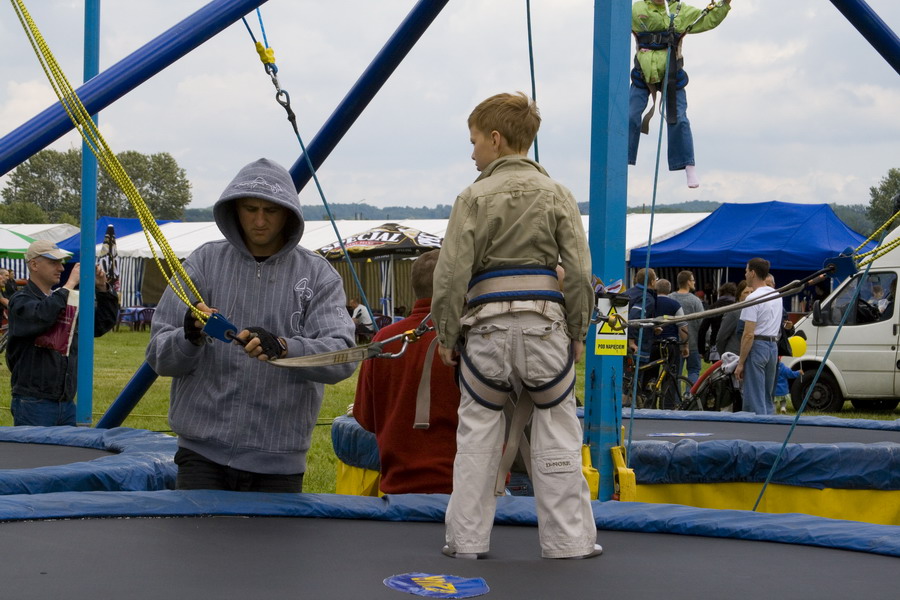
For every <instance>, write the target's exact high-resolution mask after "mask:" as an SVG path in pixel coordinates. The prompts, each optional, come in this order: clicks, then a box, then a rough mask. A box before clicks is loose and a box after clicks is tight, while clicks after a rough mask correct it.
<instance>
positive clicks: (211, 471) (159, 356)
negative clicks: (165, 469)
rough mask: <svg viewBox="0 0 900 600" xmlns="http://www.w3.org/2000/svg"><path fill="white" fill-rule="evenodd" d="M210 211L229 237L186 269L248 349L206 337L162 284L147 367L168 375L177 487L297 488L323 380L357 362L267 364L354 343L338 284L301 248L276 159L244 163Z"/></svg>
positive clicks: (287, 181)
mask: <svg viewBox="0 0 900 600" xmlns="http://www.w3.org/2000/svg"><path fill="white" fill-rule="evenodd" d="M213 212H214V215H215V219H216V225H217V226H218V227H219V230H220V231H221V232H222V233H223V234H224V236H225V240H221V241H217V242H210V243H207V244H204V245H203V246H201V247H200V248H198V249H197V250H195V251H194V253H193V254H191V256H190V257H189V258H188V259H187V260H186V261H185V262H184V267H185V269H186V271H187V273H188V275H189V276H190V278H191V280H192V281H193V282H194V284H195V285H196V286H197V290H198V292H199V293H200V294H201V296H202V297H203V300H204V301H205V302H206V303H207V304H208V306H207V304H198V305H197V306H198V308H200V309H201V310H202V311H204V312H206V313H208V314H209V313H212V312H220V313H221V314H222V316H223V317H225V318H226V319H228V320H229V321H231V322H232V323H234V324H235V325H236V326H237V328H238V329H239V330H241V331H240V333H239V334H238V335H237V337H238V338H240V339H241V340H242V341H243V342H246V345H245V346H244V347H243V348H242V347H241V346H239V345H237V344H226V343H224V342H221V341H218V340H212V339H210V338H208V337H207V336H206V335H205V334H204V333H203V332H202V331H201V329H200V322H199V321H197V320H195V318H194V316H193V315H192V314H191V313H190V311H189V310H188V308H187V307H186V306H185V305H184V304H183V303H182V302H181V301H180V300H179V299H178V298H177V297H176V296H175V294H174V293H173V292H172V290H171V289H167V290H166V292H165V294H164V295H163V298H162V300H161V302H160V304H159V307H158V308H157V310H156V313H155V314H154V318H153V328H152V334H151V339H150V344H149V346H148V347H147V362H148V363H149V364H150V366H152V367H153V368H154V370H156V372H157V373H159V374H160V375H163V376H168V377H172V391H171V401H170V405H169V423H170V425H171V427H172V430H173V431H174V432H175V433H176V434H178V447H179V448H178V452H177V453H176V455H175V462H176V464H177V465H178V480H177V487H178V488H179V489H224V490H234V491H268V492H299V491H301V490H302V485H303V473H304V472H305V471H306V453H307V451H308V450H309V446H310V441H311V439H312V432H313V428H314V427H315V424H316V419H317V418H318V414H319V409H320V408H321V406H322V396H323V393H324V384H326V383H337V382H338V381H341V380H343V379H346V378H347V377H349V376H350V375H351V374H352V373H353V371H354V369H355V368H356V365H355V364H352V363H351V364H340V365H332V366H328V367H315V368H303V369H278V368H274V367H272V366H269V365H267V364H265V363H266V362H267V361H268V360H269V359H271V358H284V357H289V356H305V355H309V354H317V353H320V352H330V351H334V350H342V349H345V348H349V347H351V346H353V345H354V326H353V322H352V321H351V320H350V316H349V315H348V314H347V310H346V308H345V305H346V298H345V296H344V291H343V284H342V282H341V278H340V276H339V275H338V274H337V272H336V271H335V270H334V268H332V267H331V265H330V264H328V261H326V260H325V259H324V258H323V257H321V256H319V255H317V254H314V253H313V252H310V251H308V250H305V249H303V248H301V247H299V246H298V245H297V243H298V242H299V241H300V238H301V236H302V235H303V227H304V221H303V214H302V212H301V211H300V203H299V200H298V198H297V193H296V191H295V188H294V184H293V182H292V181H291V177H290V174H289V173H288V172H287V171H286V170H285V169H284V168H283V167H281V166H280V165H278V164H276V163H274V162H272V161H270V160H267V159H260V160H257V161H256V162H253V163H251V164H249V165H247V166H245V167H244V168H243V169H241V170H240V172H239V173H238V174H237V176H236V177H235V178H234V180H233V181H232V182H231V183H230V184H228V187H227V188H225V191H224V192H223V193H222V196H221V197H220V198H219V200H218V201H217V202H216V204H215V207H214V209H213ZM198 300H199V299H196V298H191V301H192V302H197V301H198ZM210 307H215V308H210ZM251 334H253V335H251ZM248 340H249V341H248Z"/></svg>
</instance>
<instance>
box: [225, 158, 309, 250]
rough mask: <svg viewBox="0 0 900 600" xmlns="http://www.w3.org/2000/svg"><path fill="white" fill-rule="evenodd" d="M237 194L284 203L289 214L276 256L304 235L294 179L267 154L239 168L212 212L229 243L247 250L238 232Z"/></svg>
mask: <svg viewBox="0 0 900 600" xmlns="http://www.w3.org/2000/svg"><path fill="white" fill-rule="evenodd" d="M239 198H258V199H260V200H268V201H269V202H273V203H275V204H278V205H279V206H283V207H285V208H286V209H288V211H289V212H290V214H291V216H289V217H288V220H287V221H286V222H285V225H284V228H285V239H286V243H285V245H284V247H283V248H282V249H281V250H279V251H278V252H277V253H276V256H277V255H279V254H282V253H283V252H285V251H286V250H285V249H291V248H294V247H296V246H297V244H299V243H300V238H302V237H303V228H304V221H303V212H302V211H301V210H300V199H299V198H298V197H297V191H296V188H295V187H294V181H293V180H292V179H291V174H290V173H288V171H287V169H285V168H284V167H282V166H281V165H279V164H278V163H276V162H274V161H271V160H269V159H267V158H260V159H259V160H256V161H254V162H252V163H250V164H249V165H247V166H245V167H244V168H242V169H241V170H240V171H239V172H238V174H237V175H236V176H235V178H234V179H232V180H231V183H229V184H228V186H227V187H226V188H225V191H224V192H222V195H221V196H219V199H218V200H217V201H216V204H215V206H214V207H213V216H214V217H215V220H216V225H217V226H218V228H219V231H221V232H222V234H223V235H224V236H225V239H227V240H228V241H229V242H230V243H231V245H232V246H234V247H235V248H238V249H240V250H243V251H244V252H246V253H248V254H249V251H248V250H247V246H246V245H245V244H244V239H243V237H242V236H241V226H240V223H239V222H238V219H237V213H236V212H235V208H236V205H235V202H236V201H237V200H238V199H239Z"/></svg>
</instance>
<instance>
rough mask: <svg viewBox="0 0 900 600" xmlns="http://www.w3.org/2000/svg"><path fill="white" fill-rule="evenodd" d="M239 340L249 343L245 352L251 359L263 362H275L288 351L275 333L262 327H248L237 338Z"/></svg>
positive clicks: (245, 346) (245, 347)
mask: <svg viewBox="0 0 900 600" xmlns="http://www.w3.org/2000/svg"><path fill="white" fill-rule="evenodd" d="M235 337H236V338H237V339H238V340H241V341H247V340H249V341H247V343H246V345H244V352H246V353H247V356H249V357H250V358H256V359H259V360H262V361H268V360H274V359H276V358H281V357H282V355H284V354H287V349H286V348H285V347H284V345H283V344H282V342H281V341H280V340H279V339H278V336H276V335H275V334H274V333H272V332H270V331H267V330H265V329H263V328H262V327H248V328H247V329H245V330H243V331H241V332H240V333H239V334H237V335H236V336H235Z"/></svg>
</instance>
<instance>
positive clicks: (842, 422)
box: [578, 407, 900, 431]
mask: <svg viewBox="0 0 900 600" xmlns="http://www.w3.org/2000/svg"><path fill="white" fill-rule="evenodd" d="M630 416H631V409H630V408H624V409H622V417H623V418H628V417H630ZM578 417H579V418H583V417H584V409H583V408H581V407H579V408H578ZM634 418H635V419H657V420H660V421H662V420H667V419H671V420H673V421H729V422H732V423H774V424H777V425H790V424H791V423H793V422H794V417H793V416H790V415H757V414H755V413H751V412H736V413H730V412H711V411H690V410H680V411H678V410H651V409H647V408H644V409H636V410H635V411H634ZM797 424H798V425H804V426H817V427H844V428H850V429H880V430H885V431H900V419H896V420H894V421H875V420H869V419H842V418H840V417H827V416H813V417H805V416H801V417H800V419H799V421H798V423H797Z"/></svg>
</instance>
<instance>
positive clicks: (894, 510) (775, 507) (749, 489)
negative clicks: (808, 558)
mask: <svg viewBox="0 0 900 600" xmlns="http://www.w3.org/2000/svg"><path fill="white" fill-rule="evenodd" d="M761 487H762V484H759V483H697V484H688V483H673V484H641V485H639V486H637V498H636V499H637V501H638V502H648V503H651V504H683V505H685V506H696V507H698V508H717V509H735V510H752V509H753V504H754V503H755V502H756V498H757V497H758V496H759V491H760V489H761ZM621 499H622V500H625V499H626V498H624V497H623V498H621ZM757 511H758V512H766V513H802V514H805V515H814V516H817V517H827V518H829V519H843V520H847V521H862V522H865V523H875V524H877V525H900V491H882V490H843V489H835V488H826V489H823V490H818V489H815V488H807V487H799V486H792V485H783V484H773V483H770V484H769V486H768V488H766V494H765V495H764V496H763V499H762V502H760V505H759V507H758V508H757Z"/></svg>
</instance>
